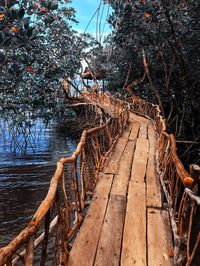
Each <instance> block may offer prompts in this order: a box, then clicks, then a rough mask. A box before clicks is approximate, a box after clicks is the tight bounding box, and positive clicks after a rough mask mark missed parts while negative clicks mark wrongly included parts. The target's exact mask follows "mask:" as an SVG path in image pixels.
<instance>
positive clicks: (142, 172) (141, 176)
mask: <svg viewBox="0 0 200 266" xmlns="http://www.w3.org/2000/svg"><path fill="white" fill-rule="evenodd" d="M148 151H149V143H148V140H147V139H138V140H137V143H136V149H135V154H134V160H133V165H132V171H131V179H132V180H134V181H135V182H144V180H145V177H146V164H147V158H148Z"/></svg>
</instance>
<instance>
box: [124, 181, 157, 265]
mask: <svg viewBox="0 0 200 266" xmlns="http://www.w3.org/2000/svg"><path fill="white" fill-rule="evenodd" d="M121 265H122V266H132V265H138V266H142V265H144V266H146V265H147V263H146V197H145V183H140V184H138V183H136V182H134V181H130V184H129V191H128V201H127V211H126V218H125V226H124V236H123V243H122V255H121ZM154 265H156V264H154Z"/></svg>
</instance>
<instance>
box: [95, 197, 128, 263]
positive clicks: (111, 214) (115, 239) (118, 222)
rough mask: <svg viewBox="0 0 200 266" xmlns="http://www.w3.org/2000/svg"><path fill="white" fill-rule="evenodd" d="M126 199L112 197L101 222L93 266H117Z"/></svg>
mask: <svg viewBox="0 0 200 266" xmlns="http://www.w3.org/2000/svg"><path fill="white" fill-rule="evenodd" d="M125 212H126V197H125V196H116V195H112V196H111V197H110V200H109V203H108V208H107V212H106V216H105V219H104V222H103V226H102V231H101V237H100V241H99V244H98V248H97V255H96V260H95V263H94V265H95V266H115V265H119V262H120V253H121V241H122V232H123V225H124V217H125Z"/></svg>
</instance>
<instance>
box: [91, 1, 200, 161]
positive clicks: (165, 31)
mask: <svg viewBox="0 0 200 266" xmlns="http://www.w3.org/2000/svg"><path fill="white" fill-rule="evenodd" d="M106 2H109V3H110V5H111V6H112V9H113V12H112V14H111V15H110V17H109V23H110V24H111V25H112V27H113V31H112V34H111V35H110V36H109V37H108V38H107V42H106V47H105V48H102V49H103V51H101V52H98V51H97V50H96V51H95V56H94V58H95V60H96V62H98V63H97V64H99V62H101V63H102V64H103V66H104V68H105V69H107V73H108V74H107V87H108V88H109V89H110V90H112V91H115V90H118V91H120V92H122V93H124V94H126V95H130V94H134V95H139V96H141V97H143V98H146V99H148V100H149V101H151V102H155V103H158V104H159V105H160V107H161V109H162V111H163V115H164V116H165V117H166V119H167V120H168V124H169V127H170V129H171V130H172V131H173V133H175V135H176V137H177V139H179V140H181V141H182V140H184V141H187V140H189V141H195V142H199V141H200V119H199V113H200V78H199V77H200V75H199V71H200V56H199V54H200V53H199V51H200V47H199V41H200V27H199V26H200V21H199V15H200V14H199V12H200V2H199V1H194V0H189V1H185V0H180V1H178V0H177V1H175V0H162V1H157V0H151V1H150V0H124V1H118V0H108V1H106ZM105 58H107V59H108V60H107V61H106V60H105ZM184 145H185V144H184ZM198 147H199V145H197V144H194V145H191V143H187V144H186V146H184V147H183V148H184V149H185V150H187V152H186V153H185V154H182V155H183V157H184V156H185V155H191V157H190V159H191V161H192V162H197V161H195V159H194V158H197V157H198V152H199V151H198Z"/></svg>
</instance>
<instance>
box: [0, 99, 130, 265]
mask: <svg viewBox="0 0 200 266" xmlns="http://www.w3.org/2000/svg"><path fill="white" fill-rule="evenodd" d="M98 95H99V97H98V96H96V98H95V101H98V104H99V105H101V106H103V105H104V104H106V106H105V108H107V109H108V110H109V112H110V114H112V115H111V116H110V117H109V118H108V119H107V120H106V122H105V123H104V124H103V125H101V126H98V127H95V128H91V129H88V130H84V131H83V133H82V135H81V139H80V142H79V144H78V145H77V148H76V150H75V152H74V153H73V154H72V156H71V157H67V158H62V159H61V160H59V161H58V162H57V169H56V171H55V174H54V176H53V177H52V179H51V182H50V187H49V190H48V193H47V195H46V197H45V199H44V200H43V201H42V203H41V204H40V206H39V208H38V209H37V211H36V213H35V214H34V216H33V218H32V219H31V221H30V222H29V224H28V226H27V227H26V228H25V229H23V230H22V231H21V232H20V233H19V234H18V235H17V236H16V237H15V238H14V239H13V240H12V241H11V242H10V243H9V244H8V245H7V246H5V247H2V248H1V249H0V265H7V266H8V265H16V264H17V263H18V262H19V261H20V262H22V263H23V264H24V265H33V263H35V262H36V263H37V265H39V264H40V265H45V262H46V261H47V254H48V259H49V257H52V258H51V260H52V262H51V265H65V264H66V261H67V258H68V253H69V250H70V246H71V243H72V242H73V239H74V238H75V235H76V233H77V231H78V229H79V228H80V225H81V223H82V221H83V219H84V216H85V213H86V209H87V202H88V201H89V200H90V198H91V194H92V192H93V190H94V188H95V185H96V183H97V181H98V178H100V177H99V175H98V174H99V172H100V171H101V169H102V167H103V165H104V162H105V160H106V158H107V157H108V155H109V153H110V152H111V151H112V149H113V147H114V145H115V143H116V141H117V139H118V138H119V137H120V136H121V135H122V133H123V131H124V129H125V128H126V126H127V124H128V121H129V106H128V105H127V104H125V103H124V102H123V101H119V100H114V99H112V97H111V96H110V95H106V94H98ZM85 97H86V98H87V97H88V94H86V95H85ZM103 101H104V102H103ZM90 102H91V101H90ZM105 116H106V118H107V116H108V113H106V114H105ZM104 120H105V119H104ZM39 247H40V248H39ZM36 248H37V249H36ZM49 250H50V251H49ZM49 253H50V254H49Z"/></svg>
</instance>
